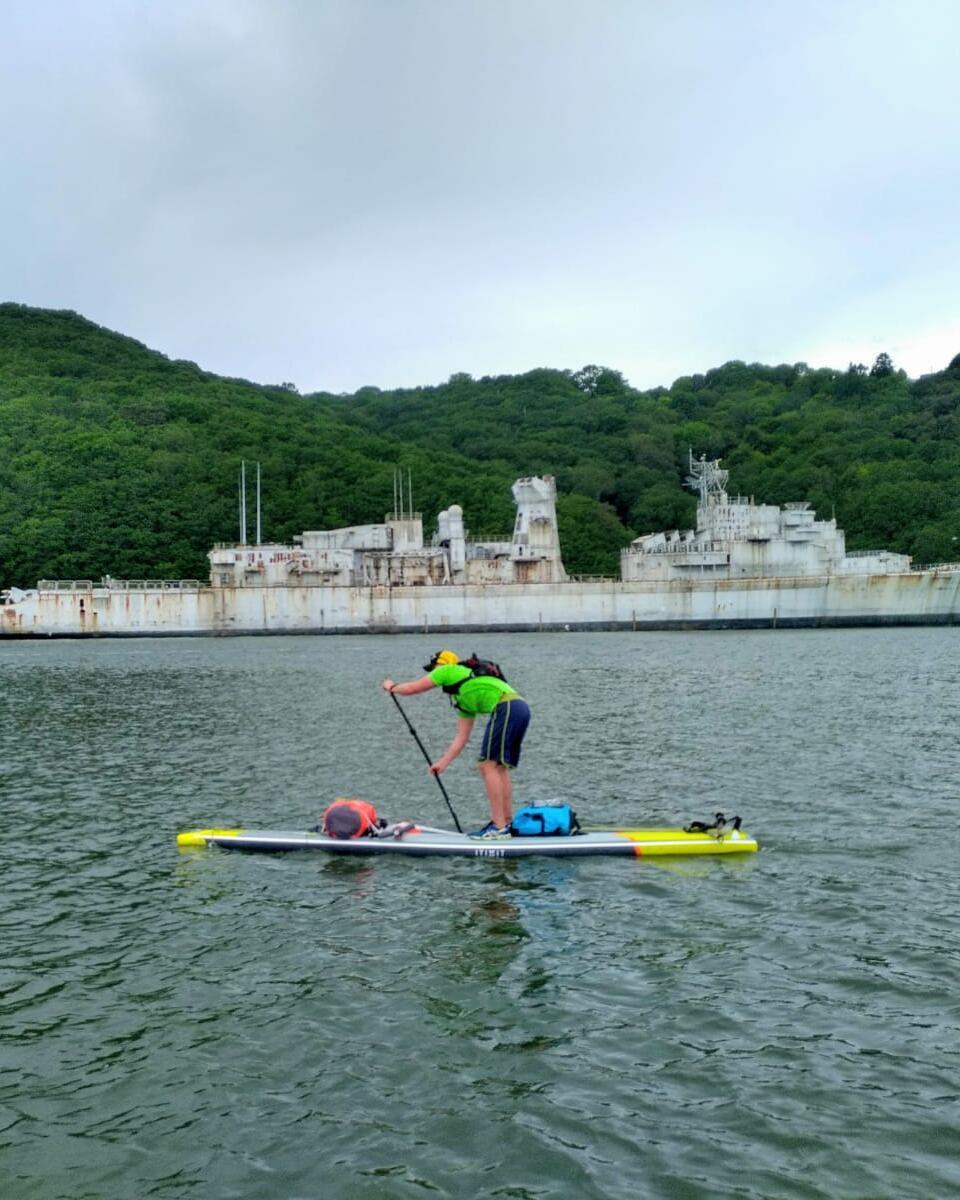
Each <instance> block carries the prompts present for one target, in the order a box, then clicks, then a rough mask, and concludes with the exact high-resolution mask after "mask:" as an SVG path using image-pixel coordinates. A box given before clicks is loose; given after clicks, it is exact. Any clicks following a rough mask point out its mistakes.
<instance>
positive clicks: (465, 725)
mask: <svg viewBox="0 0 960 1200" xmlns="http://www.w3.org/2000/svg"><path fill="white" fill-rule="evenodd" d="M473 720H474V719H473V717H458V718H457V732H456V733H455V734H454V736H453V741H452V742H451V743H450V745H449V746H448V747H447V748H446V750H445V751H444V753H443V755H442V757H440V758H438V759H437V761H436V762H435V763H431V764H430V770H431V771H432V772H433V773H434V775H440V774H442V773H443V772H444V771H445V770H446V769H447V767H449V766H450V764H451V763H452V762H453V760H454V759H455V758H456V757H457V755H458V754H459V753H460V751H461V750H462V749H463V748H464V746H465V745H466V744H467V742H469V741H470V734H471V733H472V732H473Z"/></svg>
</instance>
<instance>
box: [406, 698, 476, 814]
mask: <svg viewBox="0 0 960 1200" xmlns="http://www.w3.org/2000/svg"><path fill="white" fill-rule="evenodd" d="M390 699H391V700H392V701H393V702H394V704H395V705H396V706H397V708H398V709H399V710H400V716H401V717H403V719H404V720H405V721H406V723H407V728H408V729H409V730H410V732H411V733H412V734H413V739H414V741H415V742H416V743H417V745H418V746H419V747H420V751H421V753H422V754H423V757H424V758H425V759H426V760H427V762H428V763H432V762H433V759H431V757H430V755H429V754H428V753H427V748H426V746H425V745H424V744H423V742H421V741H420V735H419V734H418V733H417V731H416V730H415V729H414V727H413V725H412V724H411V723H410V718H409V717H408V716H407V714H406V713H405V712H404V710H403V705H402V704H401V703H400V701H399V700H398V699H397V697H396V696H395V695H394V694H393V692H391V693H390ZM431 774H432V775H433V777H434V779H435V780H436V781H437V787H438V788H439V789H440V791H441V792H442V793H443V798H444V800H446V802H447V808H449V809H450V816H451V817H453V823H454V825H456V827H457V833H463V829H462V827H461V825H460V822H459V821H458V820H457V814H456V813H455V812H454V811H453V805H452V804H451V803H450V797H449V796H448V795H447V789H446V788H445V787H444V786H443V780H442V779H441V778H440V776H439V775H438V774H437V773H436V771H432V772H431Z"/></svg>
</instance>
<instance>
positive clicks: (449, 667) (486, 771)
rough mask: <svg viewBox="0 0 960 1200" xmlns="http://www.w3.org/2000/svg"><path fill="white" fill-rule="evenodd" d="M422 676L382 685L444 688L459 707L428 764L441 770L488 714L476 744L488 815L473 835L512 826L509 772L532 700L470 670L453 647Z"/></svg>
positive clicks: (397, 689) (500, 832)
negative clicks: (447, 737)
mask: <svg viewBox="0 0 960 1200" xmlns="http://www.w3.org/2000/svg"><path fill="white" fill-rule="evenodd" d="M423 669H424V670H425V671H426V672H427V674H426V675H424V676H423V678H422V679H414V680H411V681H410V682H408V683H395V682H394V681H393V680H392V679H385V680H384V681H383V685H382V686H383V690H384V691H385V692H392V693H393V694H394V695H397V696H415V695H417V693H419V692H427V691H429V690H430V689H431V688H435V687H441V688H443V689H444V691H445V692H447V693H448V694H449V695H450V697H451V700H452V702H453V706H454V708H455V709H456V710H457V716H458V719H457V730H456V733H455V734H454V738H453V741H452V742H451V743H450V745H449V746H448V747H447V749H446V751H445V752H444V753H443V754H442V755H441V757H440V758H438V759H437V761H436V762H435V763H431V764H430V770H431V771H432V772H433V773H434V774H435V775H440V774H442V773H443V772H444V771H445V770H446V769H447V767H449V766H450V764H451V763H452V762H453V760H454V759H455V758H456V757H457V755H458V754H460V752H461V751H462V750H463V748H464V746H466V744H467V742H468V741H469V740H470V734H471V733H472V732H473V722H474V721H475V720H476V718H477V717H478V716H480V715H481V714H489V719H488V721H487V727H486V729H485V730H484V734H483V741H482V742H481V744H480V761H479V769H480V774H481V776H482V777H483V785H484V787H485V788H486V790H487V799H488V801H489V802H490V820H489V821H488V822H487V824H486V825H484V827H483V828H482V829H478V830H476V831H475V832H474V833H473V835H472V836H473V837H484V838H491V837H503V836H504V835H506V834H508V833H509V832H510V821H511V820H512V817H513V779H512V777H511V774H510V772H511V771H512V770H513V768H514V767H515V766H516V765H517V764H518V763H519V762H520V748H521V746H522V745H523V738H524V735H525V734H526V732H527V726H528V725H529V724H530V705H529V704H527V702H526V700H524V699H523V697H522V696H520V695H518V694H517V692H516V691H515V690H514V689H513V688H512V687H511V686H510V684H509V683H507V681H506V680H505V679H499V678H497V677H496V676H495V675H480V674H474V672H473V671H472V670H471V668H470V667H468V666H464V665H463V664H462V663H461V662H460V659H459V658H458V656H457V655H456V654H454V652H453V651H452V650H440V651H438V653H436V654H435V655H434V656H433V658H431V659H430V661H429V662H428V663H425V664H424V668H423Z"/></svg>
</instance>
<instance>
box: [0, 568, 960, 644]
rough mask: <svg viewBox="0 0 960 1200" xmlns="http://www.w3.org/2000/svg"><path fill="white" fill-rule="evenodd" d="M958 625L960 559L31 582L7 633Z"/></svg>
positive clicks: (4, 628) (0, 615)
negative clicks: (864, 566)
mask: <svg viewBox="0 0 960 1200" xmlns="http://www.w3.org/2000/svg"><path fill="white" fill-rule="evenodd" d="M949 624H960V567H956V566H951V567H950V568H943V569H933V570H928V571H908V572H904V573H901V574H889V575H833V576H814V577H797V578H792V579H738V580H729V579H727V580H714V581H710V580H696V579H695V580H680V581H668V582H656V583H640V582H621V581H617V580H594V581H583V582H569V583H562V584H519V583H517V584H489V585H476V584H474V585H470V584H467V585H437V586H418V587H390V588H388V587H346V586H318V587H307V586H293V587H290V586H286V587H271V586H259V587H223V588H217V587H198V588H191V589H181V590H163V589H159V588H158V589H155V590H151V589H149V588H144V589H142V590H134V589H129V588H128V589H111V588H100V587H91V588H86V589H80V588H78V589H73V590H50V591H38V592H31V593H28V594H26V595H25V596H23V597H21V598H20V599H18V600H17V601H16V602H14V603H7V604H6V605H5V606H4V607H3V608H2V609H0V636H2V637H7V638H10V637H21V638H44V637H74V638H76V637H145V636H146V637H162V636H172V637H184V636H208V637H210V636H229V635H255V634H294V633H303V634H326V633H330V634H333V633H436V632H444V631H447V632H450V633H481V632H488V631H489V632H511V631H513V632H535V631H541V630H542V631H548V630H568V629H569V630H598V631H600V630H668V629H731V628H740V629H759V628H811V627H830V626H877V625H949Z"/></svg>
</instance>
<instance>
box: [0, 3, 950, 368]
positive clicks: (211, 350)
mask: <svg viewBox="0 0 960 1200" xmlns="http://www.w3.org/2000/svg"><path fill="white" fill-rule="evenodd" d="M958 45H960V3H958V2H957V0H910V2H906V0H904V2H902V3H901V2H889V0H828V2H820V0H812V2H811V0H793V2H787V0H757V2H755V3H754V2H751V0H712V2H711V0H670V2H668V0H656V2H654V0H31V2H30V3H20V2H18V0H0V139H2V144H0V299H5V300H16V301H20V302H22V303H26V304H33V305H39V306H42V307H47V308H70V309H74V310H76V311H77V312H79V313H82V314H83V315H84V316H86V317H89V318H90V319H91V320H93V321H95V322H97V323H98V324H101V325H106V326H108V327H109V328H111V329H115V330H118V331H119V332H122V333H125V334H128V335H130V336H133V337H136V338H138V339H139V340H140V341H143V342H145V343H147V345H149V346H151V347H152V348H154V349H157V350H161V351H162V352H163V353H165V354H168V355H170V356H171V357H173V358H187V359H192V360H193V361H195V362H197V363H198V364H199V365H200V366H201V367H203V368H205V369H207V370H211V371H216V372H218V373H220V374H224V375H231V376H242V377H244V378H248V379H252V380H255V381H257V382H263V383H278V382H281V381H285V380H290V381H292V382H294V383H296V384H297V386H298V387H299V388H300V390H301V391H313V390H319V389H326V390H331V391H353V390H354V389H356V388H358V387H361V386H363V385H365V384H374V385H377V386H379V387H384V388H388V387H396V386H401V385H403V386H407V385H416V384H429V383H437V382H441V381H442V380H444V379H446V378H447V377H448V376H449V375H450V374H451V373H453V372H455V371H468V372H470V373H471V374H473V375H475V376H481V375H488V374H501V373H513V372H520V371H525V370H529V369H531V368H533V367H538V366H550V367H568V368H572V369H576V368H578V367H580V366H583V365H584V364H586V363H599V364H602V365H605V366H609V367H613V368H615V369H618V370H620V371H622V372H623V373H624V375H625V376H626V377H627V378H628V380H629V381H630V382H631V383H632V384H633V385H634V386H636V387H642V388H646V387H652V386H654V385H658V384H663V385H669V384H670V383H671V382H672V381H673V379H675V378H676V377H677V376H678V375H683V374H690V373H693V372H697V371H704V370H707V369H708V368H710V367H712V366H717V365H719V364H720V363H723V362H725V361H727V360H729V359H745V360H746V361H748V362H754V361H759V362H766V363H779V362H797V361H801V360H802V361H806V362H808V363H810V364H811V365H818V366H820V365H824V366H835V367H840V368H845V367H846V366H847V364H848V363H849V362H850V361H851V360H854V361H863V362H865V363H868V364H869V363H871V362H872V361H873V359H874V358H875V357H876V355H877V354H878V353H879V352H880V351H887V352H888V353H890V354H891V355H892V357H893V359H894V361H895V363H896V364H897V365H898V366H902V367H904V368H905V369H906V370H907V371H908V373H909V374H911V375H914V376H915V375H919V374H923V373H925V372H927V371H930V370H939V369H941V368H942V367H944V366H945V365H946V363H947V362H948V361H949V360H950V359H951V358H952V357H953V355H954V354H957V353H960V269H958V268H960V212H958V209H960V69H958V66H957V62H958V58H957V54H958V51H957V47H958Z"/></svg>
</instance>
